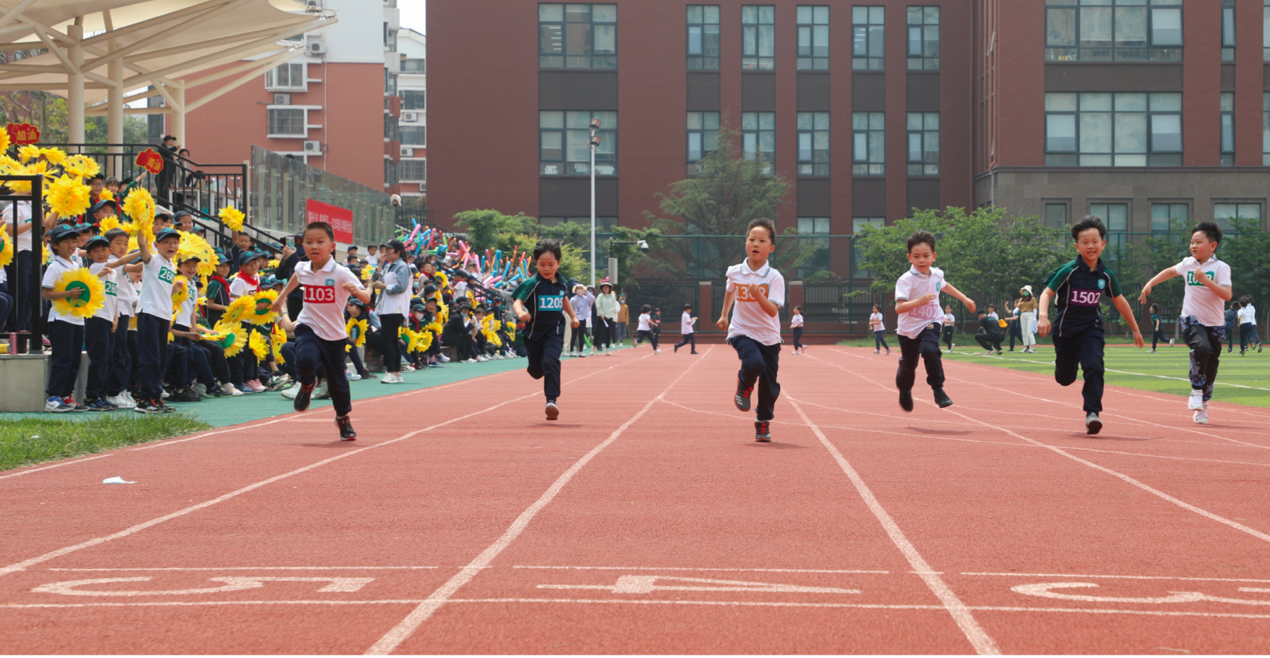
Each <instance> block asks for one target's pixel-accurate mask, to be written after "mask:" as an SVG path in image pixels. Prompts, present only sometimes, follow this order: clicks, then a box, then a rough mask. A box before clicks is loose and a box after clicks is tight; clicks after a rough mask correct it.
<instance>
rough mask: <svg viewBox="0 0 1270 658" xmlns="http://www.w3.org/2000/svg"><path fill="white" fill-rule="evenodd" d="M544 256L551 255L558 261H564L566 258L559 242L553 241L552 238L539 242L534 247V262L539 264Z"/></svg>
mask: <svg viewBox="0 0 1270 658" xmlns="http://www.w3.org/2000/svg"><path fill="white" fill-rule="evenodd" d="M543 254H551V255H553V256H555V257H556V260H563V259H564V256H562V255H561V254H562V252H561V250H560V241H559V240H553V239H550V238H548V239H544V240H539V241H538V244H536V245H534V262H535V263H536V262H538V259H539V258H540V257H541V256H542V255H543Z"/></svg>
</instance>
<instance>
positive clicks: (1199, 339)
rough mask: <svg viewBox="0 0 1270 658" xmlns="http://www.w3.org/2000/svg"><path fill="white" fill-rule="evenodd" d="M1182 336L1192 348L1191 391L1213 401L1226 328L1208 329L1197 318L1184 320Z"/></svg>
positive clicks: (1189, 317)
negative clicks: (1199, 392) (1197, 392)
mask: <svg viewBox="0 0 1270 658" xmlns="http://www.w3.org/2000/svg"><path fill="white" fill-rule="evenodd" d="M1182 336H1183V337H1184V338H1186V345H1187V346H1188V347H1190V348H1191V373H1190V374H1191V390H1192V391H1203V392H1204V400H1205V401H1208V400H1211V399H1213V383H1214V382H1216V381H1217V366H1218V365H1219V362H1220V361H1221V344H1222V342H1224V341H1225V340H1226V328H1225V327H1208V326H1205V325H1202V324H1200V323H1199V322H1198V321H1197V320H1196V319H1195V318H1193V317H1191V316H1186V317H1183V318H1182Z"/></svg>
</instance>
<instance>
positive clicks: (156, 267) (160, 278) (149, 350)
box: [137, 252, 185, 403]
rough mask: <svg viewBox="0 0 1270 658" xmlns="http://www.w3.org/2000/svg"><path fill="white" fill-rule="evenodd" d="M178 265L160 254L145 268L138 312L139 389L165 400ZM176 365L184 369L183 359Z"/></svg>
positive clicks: (151, 258)
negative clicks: (173, 297)
mask: <svg viewBox="0 0 1270 658" xmlns="http://www.w3.org/2000/svg"><path fill="white" fill-rule="evenodd" d="M175 280H176V266H175V265H173V263H172V261H170V260H168V259H166V258H164V257H163V255H162V254H159V253H157V252H156V253H151V254H150V262H149V263H146V264H145V266H144V268H143V269H142V271H141V294H140V305H139V307H138V312H137V389H138V392H139V393H140V394H141V397H142V398H143V399H149V400H153V401H154V402H156V403H158V402H161V401H162V399H163V383H162V377H163V372H164V365H165V364H167V363H168V359H169V354H168V353H169V351H170V349H169V345H168V331H169V330H170V329H171V325H172V282H173V281H175ZM175 362H176V364H175V365H176V367H177V368H178V369H179V370H180V371H181V372H184V368H185V363H184V362H183V359H181V358H176V359H175Z"/></svg>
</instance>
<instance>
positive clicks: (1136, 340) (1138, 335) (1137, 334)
mask: <svg viewBox="0 0 1270 658" xmlns="http://www.w3.org/2000/svg"><path fill="white" fill-rule="evenodd" d="M1133 344H1134V345H1137V346H1138V347H1146V342H1145V341H1143V340H1142V332H1141V331H1138V330H1137V329H1134V330H1133Z"/></svg>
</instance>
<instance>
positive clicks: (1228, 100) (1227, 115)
mask: <svg viewBox="0 0 1270 658" xmlns="http://www.w3.org/2000/svg"><path fill="white" fill-rule="evenodd" d="M1221 164H1222V166H1223V167H1231V166H1234V164H1235V95H1234V94H1222V95H1221Z"/></svg>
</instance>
